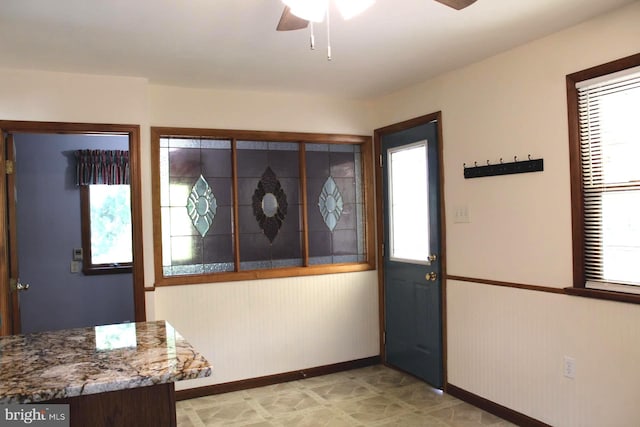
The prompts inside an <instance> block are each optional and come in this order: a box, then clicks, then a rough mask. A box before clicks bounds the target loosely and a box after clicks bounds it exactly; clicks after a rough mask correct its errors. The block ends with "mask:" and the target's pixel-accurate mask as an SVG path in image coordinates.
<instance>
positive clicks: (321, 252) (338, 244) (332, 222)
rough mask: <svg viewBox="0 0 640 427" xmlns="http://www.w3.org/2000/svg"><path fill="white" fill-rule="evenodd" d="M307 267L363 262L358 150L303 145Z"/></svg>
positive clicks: (327, 145) (342, 145)
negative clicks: (305, 176)
mask: <svg viewBox="0 0 640 427" xmlns="http://www.w3.org/2000/svg"><path fill="white" fill-rule="evenodd" d="M305 151H306V153H305V158H306V170H307V200H308V203H307V220H308V226H309V263H310V264H339V263H345V262H361V261H364V260H365V258H366V256H365V245H364V225H363V224H364V220H365V218H364V216H363V212H364V210H363V197H362V192H363V188H362V165H361V154H360V146H358V145H349V144H306V145H305Z"/></svg>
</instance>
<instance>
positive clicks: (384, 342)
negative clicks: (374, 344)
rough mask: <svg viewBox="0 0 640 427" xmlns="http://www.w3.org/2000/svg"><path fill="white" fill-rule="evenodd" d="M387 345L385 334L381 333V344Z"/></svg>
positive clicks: (384, 332)
mask: <svg viewBox="0 0 640 427" xmlns="http://www.w3.org/2000/svg"><path fill="white" fill-rule="evenodd" d="M386 343H387V332H386V331H383V332H382V344H386Z"/></svg>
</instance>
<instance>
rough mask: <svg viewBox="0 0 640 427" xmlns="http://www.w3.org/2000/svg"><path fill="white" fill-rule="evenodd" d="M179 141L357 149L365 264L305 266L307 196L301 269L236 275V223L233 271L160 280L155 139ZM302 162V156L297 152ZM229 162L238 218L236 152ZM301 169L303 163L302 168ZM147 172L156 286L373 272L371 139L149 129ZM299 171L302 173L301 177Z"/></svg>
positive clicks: (303, 184) (303, 197) (303, 183)
mask: <svg viewBox="0 0 640 427" xmlns="http://www.w3.org/2000/svg"><path fill="white" fill-rule="evenodd" d="M165 137H184V138H200V137H201V138H207V139H225V140H230V141H231V142H232V145H235V144H234V142H235V141H240V140H247V141H266V142H294V143H299V144H304V143H316V144H350V145H360V147H361V155H362V184H363V188H362V194H363V204H364V207H363V221H364V239H365V251H366V254H365V255H366V260H365V261H364V262H358V263H343V264H323V265H309V264H308V262H307V261H308V244H309V242H308V235H307V209H306V207H307V200H306V190H304V191H302V192H301V205H302V206H303V208H302V219H301V225H302V227H301V228H302V236H303V237H302V258H303V260H304V266H302V267H284V268H273V269H263V270H239V263H240V259H239V256H240V255H239V251H238V246H237V240H238V236H239V231H238V225H237V221H234V236H235V239H236V244H235V245H234V259H235V271H233V272H220V273H208V274H196V275H181V276H170V277H165V276H164V274H163V268H162V267H163V266H162V259H163V258H162V237H161V236H162V218H161V211H160V138H165ZM300 156H301V159H302V157H303V156H304V150H300ZM232 162H233V165H234V166H233V168H234V169H233V173H232V175H233V176H232V182H233V193H232V194H233V200H234V202H233V203H234V204H233V208H232V209H233V215H234V217H235V218H237V217H238V204H237V196H238V194H237V173H236V171H235V167H236V166H235V165H236V164H237V161H236V156H235V151H233V152H232ZM303 164H304V163H303ZM151 169H152V172H151V173H152V183H153V185H152V202H153V235H154V244H153V246H154V272H155V286H175V285H189V284H198V283H216V282H231V281H239V280H254V279H268V278H281V277H299V276H311V275H321V274H335V273H346V272H355V271H366V270H373V269H375V228H374V227H375V214H374V212H375V211H374V205H375V199H374V194H373V188H374V186H373V143H372V138H371V137H370V136H363V135H347V134H321V133H294V132H272V131H244V130H225V129H199V128H175V127H151ZM304 170H305V169H304V166H303V168H302V172H304ZM300 185H301V187H302V188H303V189H304V188H305V187H306V180H305V174H304V173H303V174H302V175H301V177H300Z"/></svg>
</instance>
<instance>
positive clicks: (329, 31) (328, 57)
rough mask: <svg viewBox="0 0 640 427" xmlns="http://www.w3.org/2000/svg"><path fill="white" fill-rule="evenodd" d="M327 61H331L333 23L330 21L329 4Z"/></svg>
mask: <svg viewBox="0 0 640 427" xmlns="http://www.w3.org/2000/svg"><path fill="white" fill-rule="evenodd" d="M327 61H331V25H330V21H329V5H328V4H327Z"/></svg>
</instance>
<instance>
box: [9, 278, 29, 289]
mask: <svg viewBox="0 0 640 427" xmlns="http://www.w3.org/2000/svg"><path fill="white" fill-rule="evenodd" d="M9 286H10V287H11V290H12V291H27V290H29V284H28V283H22V282H20V279H18V280H15V279H10V280H9Z"/></svg>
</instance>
